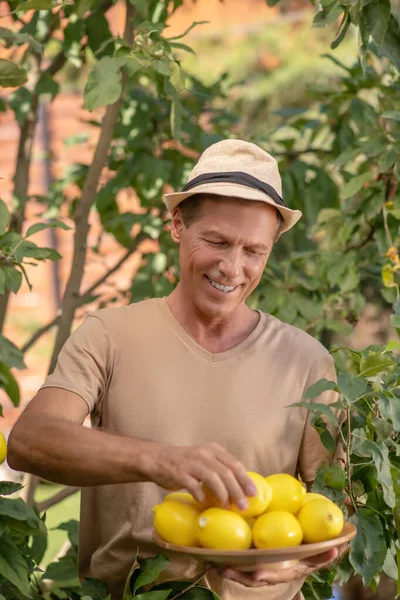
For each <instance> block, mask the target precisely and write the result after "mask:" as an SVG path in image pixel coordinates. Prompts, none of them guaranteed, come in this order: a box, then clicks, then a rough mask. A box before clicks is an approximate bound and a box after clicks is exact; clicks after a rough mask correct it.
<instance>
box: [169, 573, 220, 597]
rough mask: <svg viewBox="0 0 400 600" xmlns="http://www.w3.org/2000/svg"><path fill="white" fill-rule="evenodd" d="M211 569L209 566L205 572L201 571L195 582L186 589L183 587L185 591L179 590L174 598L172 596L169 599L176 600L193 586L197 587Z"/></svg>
mask: <svg viewBox="0 0 400 600" xmlns="http://www.w3.org/2000/svg"><path fill="white" fill-rule="evenodd" d="M210 569H211V565H209V566H208V567H207V568H206V569H205V571H203V573H202V574H201V575H200V576H199V577H198V578H197V579H196V580H195V581H193V583H191V584H190V585H188V586H187V587H185V589H183V590H181V591H180V592H178V593H177V594H176V596H173V597H172V598H171V600H177V598H180V597H181V596H183V594H186V592H187V591H188V590H191V589H192V588H193V587H194V586H195V585H197V584H198V583H199V582H200V581H201V580H202V579H203V577H205V576H206V575H207V573H208V571H209V570H210Z"/></svg>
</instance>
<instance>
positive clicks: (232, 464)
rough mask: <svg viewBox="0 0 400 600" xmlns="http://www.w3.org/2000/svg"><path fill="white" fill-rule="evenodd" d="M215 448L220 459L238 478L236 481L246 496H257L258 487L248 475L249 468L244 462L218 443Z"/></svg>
mask: <svg viewBox="0 0 400 600" xmlns="http://www.w3.org/2000/svg"><path fill="white" fill-rule="evenodd" d="M214 450H215V452H216V457H217V458H218V460H219V461H220V462H221V463H222V464H223V465H224V466H225V467H227V468H228V469H229V471H230V472H231V473H232V474H233V475H234V477H235V478H236V481H237V483H238V485H239V486H240V488H241V489H242V491H243V494H244V496H255V495H256V494H257V488H256V486H255V485H254V483H253V481H252V480H251V478H250V477H249V476H248V474H247V470H246V469H245V467H244V466H243V465H242V463H241V462H240V461H238V460H237V459H236V458H235V457H234V456H232V454H229V452H227V451H226V450H225V449H224V448H222V447H221V446H219V445H218V444H216V445H215V448H214Z"/></svg>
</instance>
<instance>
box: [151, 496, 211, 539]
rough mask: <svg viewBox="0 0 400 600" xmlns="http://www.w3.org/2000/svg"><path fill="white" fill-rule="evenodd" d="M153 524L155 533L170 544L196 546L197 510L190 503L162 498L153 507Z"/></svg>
mask: <svg viewBox="0 0 400 600" xmlns="http://www.w3.org/2000/svg"><path fill="white" fill-rule="evenodd" d="M153 512H154V520H153V525H154V529H155V530H156V531H157V533H158V534H159V535H160V536H161V537H162V538H163V539H164V540H165V541H166V542H169V543H170V544H176V545H178V546H197V545H198V540H197V533H196V530H197V518H198V516H199V514H200V513H199V510H198V509H197V508H196V507H195V506H192V505H190V504H185V503H184V502H176V501H174V500H166V501H165V500H164V502H161V504H157V505H156V506H154V507H153Z"/></svg>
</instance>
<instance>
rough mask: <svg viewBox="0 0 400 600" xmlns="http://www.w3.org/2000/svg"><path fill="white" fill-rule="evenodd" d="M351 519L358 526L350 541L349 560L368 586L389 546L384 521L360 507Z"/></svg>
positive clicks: (383, 560) (380, 568)
mask: <svg viewBox="0 0 400 600" xmlns="http://www.w3.org/2000/svg"><path fill="white" fill-rule="evenodd" d="M349 521H350V522H351V523H353V525H355V526H356V527H357V535H356V537H355V538H354V539H353V540H352V541H351V542H350V555H349V560H350V563H351V565H352V567H353V568H354V570H355V571H356V573H358V574H359V575H361V576H362V578H363V582H364V585H365V586H366V587H367V586H369V585H370V583H371V582H372V580H373V578H374V577H375V575H376V574H377V573H379V571H381V570H382V567H383V565H384V562H385V559H386V554H387V548H386V543H385V535H384V532H383V527H382V523H381V521H380V519H379V517H378V516H377V515H376V514H375V513H373V512H372V511H370V510H368V508H359V509H358V510H357V512H356V513H355V514H354V515H353V516H352V517H350V519H349Z"/></svg>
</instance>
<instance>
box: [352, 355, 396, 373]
mask: <svg viewBox="0 0 400 600" xmlns="http://www.w3.org/2000/svg"><path fill="white" fill-rule="evenodd" d="M395 364H396V363H395V362H394V361H393V360H392V359H391V358H390V356H388V355H387V354H369V355H368V356H366V357H365V358H363V359H362V360H361V363H360V377H375V376H376V375H379V373H385V372H387V371H389V370H392V368H393V367H394V366H395Z"/></svg>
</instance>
